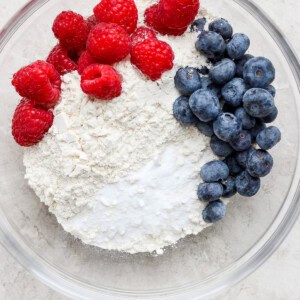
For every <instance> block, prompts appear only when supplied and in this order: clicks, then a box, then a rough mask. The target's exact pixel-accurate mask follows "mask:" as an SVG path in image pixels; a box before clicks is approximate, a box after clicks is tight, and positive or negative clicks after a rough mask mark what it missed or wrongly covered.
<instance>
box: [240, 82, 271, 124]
mask: <svg viewBox="0 0 300 300" xmlns="http://www.w3.org/2000/svg"><path fill="white" fill-rule="evenodd" d="M243 104H244V108H245V110H246V112H247V113H248V114H249V115H250V116H252V117H255V118H263V117H266V116H267V115H269V114H270V113H271V112H272V111H273V110H274V107H275V105H274V98H273V97H272V95H271V94H270V93H269V92H268V91H266V90H264V89H260V88H253V89H250V90H248V91H247V92H246V93H245V95H244V97H243Z"/></svg>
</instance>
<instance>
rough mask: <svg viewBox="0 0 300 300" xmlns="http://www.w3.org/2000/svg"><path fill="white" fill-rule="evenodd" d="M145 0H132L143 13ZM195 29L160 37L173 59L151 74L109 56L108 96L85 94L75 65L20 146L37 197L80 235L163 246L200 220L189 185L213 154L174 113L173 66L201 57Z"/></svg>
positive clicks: (123, 244) (139, 247) (131, 246)
mask: <svg viewBox="0 0 300 300" xmlns="http://www.w3.org/2000/svg"><path fill="white" fill-rule="evenodd" d="M151 3H153V1H138V3H137V4H138V8H139V12H140V14H143V11H144V9H145V8H146V7H148V6H149V5H150V4H151ZM140 19H141V17H140ZM196 35H197V34H196V33H189V32H187V33H186V34H185V35H183V36H181V37H168V36H165V37H159V38H161V39H163V40H164V41H166V42H168V43H169V44H170V45H171V46H172V48H173V51H174V53H175V61H174V68H173V70H171V71H169V72H166V73H165V74H164V75H163V77H162V78H161V79H160V80H158V81H156V82H152V81H150V80H147V79H146V78H145V77H144V76H143V75H141V73H140V72H139V71H138V70H137V69H135V68H134V67H133V66H132V65H131V63H130V61H129V60H125V61H122V62H120V63H119V64H116V65H115V67H116V69H117V70H118V71H119V72H120V74H121V75H122V77H123V92H122V95H121V96H120V97H119V98H116V99H114V100H112V101H109V102H106V101H91V99H89V97H88V96H86V95H85V94H84V93H83V92H82V90H81V88H80V77H79V75H78V74H77V72H74V73H71V74H67V75H65V76H64V78H63V86H62V95H61V102H60V104H58V105H57V107H56V108H55V110H54V115H55V120H54V124H53V126H52V128H51V129H50V131H49V133H48V134H47V135H46V136H45V138H44V139H43V141H41V142H40V143H39V144H38V145H36V146H34V147H31V148H28V149H25V153H24V165H25V167H26V178H27V179H28V182H29V185H30V186H31V187H32V188H33V190H34V191H35V192H36V194H37V195H38V197H39V198H40V200H41V201H42V202H44V203H45V204H46V205H48V206H49V210H50V211H51V212H52V213H54V214H55V215H56V217H57V219H58V221H59V222H60V223H61V225H62V226H63V228H64V229H65V230H66V231H68V232H70V233H72V234H73V235H74V236H75V237H78V238H80V239H81V240H82V241H83V242H85V243H87V244H90V245H95V246H99V247H101V248H104V249H114V250H120V251H126V252H129V253H137V252H153V251H157V252H158V253H160V252H161V249H162V248H163V247H164V246H167V245H171V244H174V243H176V242H177V241H178V240H179V239H180V238H183V237H185V236H186V235H188V234H197V233H199V232H200V231H201V230H202V229H203V228H205V227H206V226H207V224H205V223H204V221H203V220H202V217H201V212H202V210H203V208H204V206H203V204H202V203H201V202H200V201H199V200H197V195H196V189H197V185H198V184H199V182H200V178H199V175H198V172H199V170H200V167H201V165H203V164H204V163H205V162H207V161H209V160H211V159H212V158H213V156H212V154H211V152H210V150H209V149H208V147H207V139H206V138H205V137H203V136H202V135H200V134H199V132H198V131H197V129H195V128H184V127H182V126H180V125H179V124H178V123H177V121H176V120H175V119H174V117H173V115H172V105H173V102H174V100H175V99H176V98H177V97H178V93H177V91H176V89H175V88H174V81H173V78H174V75H175V73H176V70H177V69H178V68H179V67H182V66H187V65H189V66H194V67H199V66H201V65H204V64H205V58H203V57H202V56H201V55H200V54H199V53H198V52H197V51H196V50H195V48H194V41H195V40H196Z"/></svg>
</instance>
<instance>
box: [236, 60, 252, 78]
mask: <svg viewBox="0 0 300 300" xmlns="http://www.w3.org/2000/svg"><path fill="white" fill-rule="evenodd" d="M253 57H254V56H253V55H251V54H245V55H244V56H243V57H242V58H241V59H238V60H237V61H236V62H235V64H236V76H237V77H241V78H243V72H244V65H245V63H246V62H247V61H248V60H249V59H251V58H253Z"/></svg>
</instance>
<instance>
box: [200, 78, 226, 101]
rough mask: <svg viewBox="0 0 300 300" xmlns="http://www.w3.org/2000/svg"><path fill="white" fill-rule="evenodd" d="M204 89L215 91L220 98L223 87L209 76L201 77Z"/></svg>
mask: <svg viewBox="0 0 300 300" xmlns="http://www.w3.org/2000/svg"><path fill="white" fill-rule="evenodd" d="M201 83H202V89H204V90H208V91H211V92H213V93H214V94H215V95H216V96H217V97H218V98H220V97H221V87H220V86H218V85H216V84H214V83H213V82H212V80H211V79H210V78H209V77H201Z"/></svg>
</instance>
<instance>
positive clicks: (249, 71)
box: [243, 57, 275, 88]
mask: <svg viewBox="0 0 300 300" xmlns="http://www.w3.org/2000/svg"><path fill="white" fill-rule="evenodd" d="M243 77H244V80H245V82H246V83H247V84H248V85H249V86H251V87H257V88H266V87H268V86H269V85H270V84H271V83H272V82H273V80H274V79H275V68H274V66H273V64H272V62H271V61H270V60H269V59H267V58H265V57H255V58H251V59H250V60H248V61H247V63H246V64H245V66H244V71H243Z"/></svg>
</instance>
